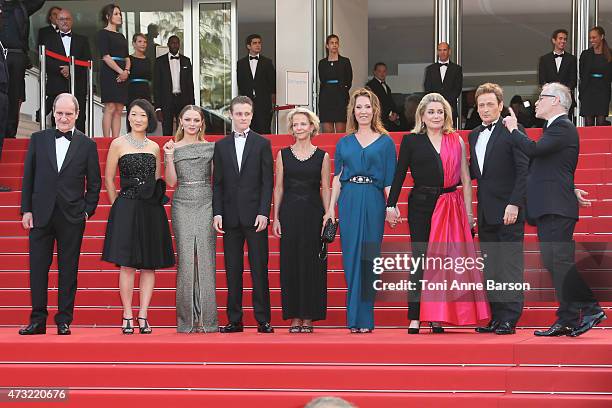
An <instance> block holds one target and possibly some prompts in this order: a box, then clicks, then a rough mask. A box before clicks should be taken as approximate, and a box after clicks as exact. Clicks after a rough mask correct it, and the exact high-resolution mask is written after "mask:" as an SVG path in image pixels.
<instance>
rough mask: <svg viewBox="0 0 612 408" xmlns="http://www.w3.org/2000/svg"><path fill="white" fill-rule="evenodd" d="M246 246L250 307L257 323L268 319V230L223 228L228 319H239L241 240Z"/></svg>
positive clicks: (242, 250) (241, 262)
mask: <svg viewBox="0 0 612 408" xmlns="http://www.w3.org/2000/svg"><path fill="white" fill-rule="evenodd" d="M245 239H246V243H247V246H248V258H249V265H250V267H251V279H252V281H253V310H254V312H255V320H257V322H259V323H267V322H269V321H270V319H271V316H270V288H269V283H268V229H267V228H266V229H265V230H263V231H260V232H255V227H245V226H239V227H236V228H225V234H224V235H223V248H224V258H225V273H226V275H227V317H228V319H229V321H230V322H233V323H238V322H242V315H243V313H242V290H243V284H242V274H243V272H244V241H245Z"/></svg>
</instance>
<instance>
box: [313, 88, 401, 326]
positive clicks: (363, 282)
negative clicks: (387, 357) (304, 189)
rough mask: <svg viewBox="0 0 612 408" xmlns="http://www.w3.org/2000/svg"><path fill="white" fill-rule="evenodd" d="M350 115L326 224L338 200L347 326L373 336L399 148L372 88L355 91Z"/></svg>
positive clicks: (340, 146) (336, 164)
mask: <svg viewBox="0 0 612 408" xmlns="http://www.w3.org/2000/svg"><path fill="white" fill-rule="evenodd" d="M347 112H349V113H348V115H347V116H348V117H347V131H348V132H349V134H348V135H347V136H344V137H343V138H342V139H340V140H339V141H338V143H337V144H336V152H335V155H334V167H335V171H334V179H333V182H332V194H331V199H330V204H329V207H328V209H327V213H326V214H325V217H324V223H325V222H327V219H330V218H331V219H334V218H335V210H334V207H335V205H336V201H337V202H338V209H339V215H340V243H341V245H342V263H343V266H344V275H345V278H346V285H347V288H348V290H347V299H346V312H347V326H348V327H349V329H350V330H351V333H370V332H371V331H372V330H373V329H374V297H375V296H374V295H375V291H374V287H373V282H374V272H373V258H374V257H377V256H380V246H381V243H382V239H383V231H384V226H385V195H388V194H389V190H390V186H391V183H392V182H393V175H394V172H395V162H396V158H395V144H394V143H393V140H392V139H391V137H389V135H387V134H386V130H385V128H384V127H383V125H382V122H381V121H380V102H379V101H378V98H377V97H376V95H374V94H373V93H372V92H371V91H370V90H369V89H365V88H361V89H358V90H356V91H355V92H353V94H352V95H351V98H350V101H349V107H348V109H347Z"/></svg>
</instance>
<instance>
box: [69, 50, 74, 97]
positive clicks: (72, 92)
mask: <svg viewBox="0 0 612 408" xmlns="http://www.w3.org/2000/svg"><path fill="white" fill-rule="evenodd" d="M69 68H70V93H71V94H73V95H75V94H76V89H74V87H75V81H74V75H75V71H76V69H75V66H74V55H71V56H70V66H69Z"/></svg>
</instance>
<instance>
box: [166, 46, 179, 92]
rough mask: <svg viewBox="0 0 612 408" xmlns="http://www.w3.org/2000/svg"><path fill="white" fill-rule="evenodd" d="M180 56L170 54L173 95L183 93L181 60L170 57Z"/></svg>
mask: <svg viewBox="0 0 612 408" xmlns="http://www.w3.org/2000/svg"><path fill="white" fill-rule="evenodd" d="M179 55H180V54H176V55H172V54H171V53H168V61H169V62H170V76H171V77H172V93H173V94H179V93H181V60H180V59H172V58H170V57H178V56H179Z"/></svg>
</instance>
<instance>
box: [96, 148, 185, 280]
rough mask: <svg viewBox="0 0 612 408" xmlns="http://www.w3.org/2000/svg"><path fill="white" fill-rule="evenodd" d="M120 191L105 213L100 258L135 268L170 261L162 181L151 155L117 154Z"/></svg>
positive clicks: (167, 264)
mask: <svg viewBox="0 0 612 408" xmlns="http://www.w3.org/2000/svg"><path fill="white" fill-rule="evenodd" d="M119 174H120V175H121V191H120V192H119V195H118V196H117V199H116V200H115V202H114V203H113V206H112V208H111V211H110V215H109V217H108V223H107V225H106V237H105V239H104V250H103V252H102V259H103V260H105V261H107V262H112V263H114V264H116V265H120V266H129V267H132V268H136V269H161V268H167V267H170V266H172V265H174V250H173V248H172V238H171V236H170V228H169V226H168V217H167V216H166V212H165V210H164V206H163V202H164V199H165V184H164V182H163V181H162V180H155V155H153V154H152V153H128V154H124V155H123V156H121V157H120V158H119Z"/></svg>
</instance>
